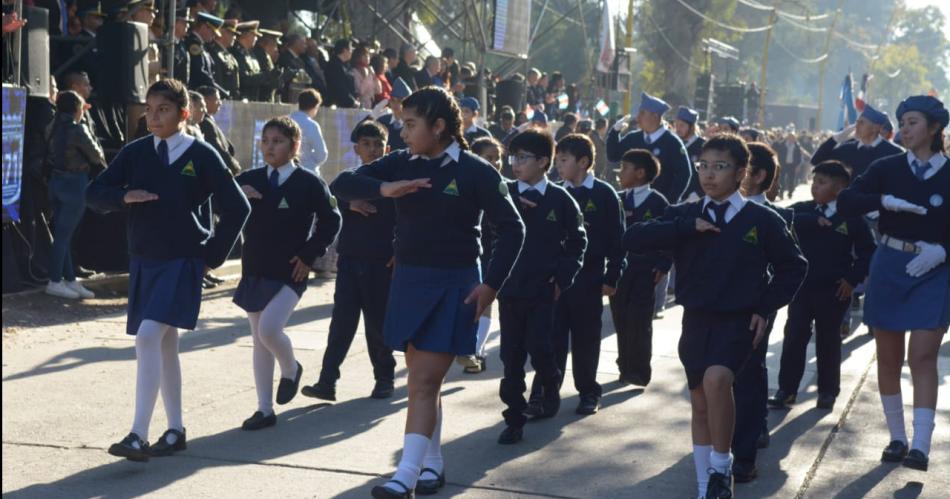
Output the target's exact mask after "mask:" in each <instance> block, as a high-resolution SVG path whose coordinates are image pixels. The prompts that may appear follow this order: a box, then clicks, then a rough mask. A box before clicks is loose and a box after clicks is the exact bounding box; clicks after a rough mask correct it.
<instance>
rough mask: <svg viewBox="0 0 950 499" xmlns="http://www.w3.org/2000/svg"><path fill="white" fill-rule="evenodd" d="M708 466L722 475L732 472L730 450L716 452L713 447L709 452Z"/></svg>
mask: <svg viewBox="0 0 950 499" xmlns="http://www.w3.org/2000/svg"><path fill="white" fill-rule="evenodd" d="M709 467H710V468H712V469H714V470H716V471H717V472H719V473H722V474H723V475H727V476H728V475H731V474H732V453H731V452H725V453H723V452H716V450H715V449H713V451H712V452H710V453H709Z"/></svg>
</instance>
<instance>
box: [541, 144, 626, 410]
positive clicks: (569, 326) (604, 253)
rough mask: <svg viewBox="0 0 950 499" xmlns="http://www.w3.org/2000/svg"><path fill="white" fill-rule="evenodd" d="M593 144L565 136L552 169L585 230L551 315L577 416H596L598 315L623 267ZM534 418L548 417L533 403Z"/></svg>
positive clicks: (613, 206)
mask: <svg viewBox="0 0 950 499" xmlns="http://www.w3.org/2000/svg"><path fill="white" fill-rule="evenodd" d="M593 164H594V143H593V142H592V141H591V140H590V138H589V137H588V136H586V135H582V134H570V135H566V136H565V137H564V138H563V139H561V141H560V142H558V143H557V156H556V158H555V165H556V166H557V170H558V174H559V176H560V178H562V179H564V181H563V186H564V187H565V188H566V190H567V192H568V193H570V194H571V196H572V197H573V198H574V200H575V201H576V202H577V205H578V206H580V209H581V212H582V213H583V217H584V228H585V230H586V231H587V251H586V252H585V253H584V263H583V266H582V267H581V270H580V272H578V274H577V277H576V278H575V280H574V285H573V286H572V287H571V288H570V289H563V290H562V291H563V293H561V296H560V297H559V298H558V300H557V306H556V307H555V312H554V329H553V330H552V342H553V345H554V354H555V358H556V359H557V363H558V369H559V370H560V371H561V377H562V378H563V377H564V373H565V369H566V367H567V352H568V345H570V351H571V360H572V366H571V367H572V373H573V375H574V387H575V388H576V389H577V392H578V393H579V394H580V400H579V402H578V405H577V408H576V411H575V412H577V414H583V415H590V414H595V413H596V412H597V411H598V410H599V409H600V397H601V395H602V388H601V386H600V383H598V382H597V367H598V365H599V364H600V337H601V326H602V320H601V316H602V315H603V312H604V296H613V294H614V293H615V291H616V289H617V281H618V280H620V274H621V272H623V267H624V262H625V260H624V250H623V245H622V242H621V240H622V239H623V230H624V222H623V210H622V209H621V207H620V198H619V197H618V196H617V191H615V190H614V188H613V187H611V186H610V184H608V183H606V182H604V181H603V180H600V179H597V178H594V174H593V170H592V167H593ZM542 381H544V380H543V379H539V378H538V377H537V376H535V380H534V383H533V384H532V386H531V399H532V401H535V402H536V401H538V400H540V396H541V394H542V391H543V390H542V388H543V387H542ZM528 414H529V415H530V416H531V417H533V418H544V417H551V416H553V415H554V414H552V413H551V412H550V411H545V410H543V407H541V406H539V405H538V404H537V403H535V404H534V405H533V407H532V408H531V409H530V410H529V413H528Z"/></svg>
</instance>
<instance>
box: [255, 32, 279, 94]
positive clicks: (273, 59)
mask: <svg viewBox="0 0 950 499" xmlns="http://www.w3.org/2000/svg"><path fill="white" fill-rule="evenodd" d="M259 31H260V32H261V37H260V38H259V39H258V40H257V45H256V46H255V47H254V55H255V56H256V57H257V62H258V64H260V66H261V72H262V73H267V74H270V75H272V77H271V78H268V79H267V80H266V81H265V82H264V83H263V84H262V85H261V87H260V94H259V95H258V100H260V101H263V102H277V89H279V88H280V87H282V86H283V81H282V80H283V79H284V76H283V72H282V71H281V70H280V68H278V67H277V57H278V56H279V55H280V49H279V47H280V39H281V38H283V36H284V34H283V33H281V32H280V31H275V30H270V29H261V30H259Z"/></svg>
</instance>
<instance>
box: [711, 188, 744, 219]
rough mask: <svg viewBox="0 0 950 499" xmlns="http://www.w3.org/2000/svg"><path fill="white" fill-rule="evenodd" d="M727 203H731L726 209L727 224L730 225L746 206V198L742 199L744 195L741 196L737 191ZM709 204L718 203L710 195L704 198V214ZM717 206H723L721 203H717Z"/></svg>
mask: <svg viewBox="0 0 950 499" xmlns="http://www.w3.org/2000/svg"><path fill="white" fill-rule="evenodd" d="M725 202H726V203H729V205H730V207H729V208H727V209H726V222H727V223H728V222H729V221H731V220H732V217H734V216H736V213H739V211H740V210H742V207H743V206H745V203H746V198H744V197H742V194H739V191H736V192H733V193H732V195H731V196H729V197H728V198H727V199H726V201H725ZM709 203H716V201H713V199H712V198H711V197H709V195H708V194H707V195H706V196H704V197H703V211H704V212H705V211H706V206H707V205H709ZM716 204H721V203H716Z"/></svg>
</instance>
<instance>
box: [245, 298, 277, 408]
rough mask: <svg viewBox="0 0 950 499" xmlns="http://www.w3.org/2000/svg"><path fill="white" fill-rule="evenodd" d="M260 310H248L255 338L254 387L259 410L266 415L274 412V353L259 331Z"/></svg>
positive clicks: (252, 334)
mask: <svg viewBox="0 0 950 499" xmlns="http://www.w3.org/2000/svg"><path fill="white" fill-rule="evenodd" d="M260 320H261V313H260V312H248V313H247V321H248V322H250V323H251V337H252V339H253V340H254V351H253V354H252V355H253V362H252V363H253V366H254V387H255V388H256V390H257V410H258V411H261V413H262V414H263V415H264V416H270V415H271V414H273V413H274V354H272V353H270V350H268V349H267V347H265V346H264V343H263V342H261V339H260V335H259V333H258V331H257V325H258V324H259V323H260Z"/></svg>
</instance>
